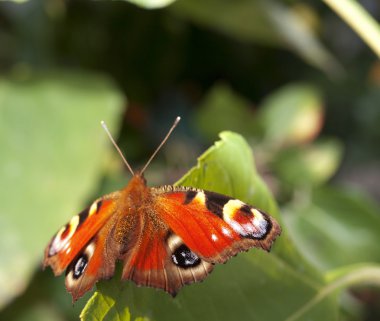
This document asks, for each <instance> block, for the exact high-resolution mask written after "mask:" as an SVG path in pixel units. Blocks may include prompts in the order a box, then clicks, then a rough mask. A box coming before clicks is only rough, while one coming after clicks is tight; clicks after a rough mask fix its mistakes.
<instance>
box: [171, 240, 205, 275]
mask: <svg viewBox="0 0 380 321" xmlns="http://www.w3.org/2000/svg"><path fill="white" fill-rule="evenodd" d="M172 261H173V263H174V264H175V265H178V266H179V267H181V268H184V269H186V268H191V267H194V266H197V265H198V264H200V263H201V259H200V258H199V257H198V256H197V255H196V254H195V253H194V252H191V251H190V249H189V248H188V247H187V246H186V245H184V244H182V245H180V246H179V247H178V248H177V249H176V250H175V251H174V253H173V254H172Z"/></svg>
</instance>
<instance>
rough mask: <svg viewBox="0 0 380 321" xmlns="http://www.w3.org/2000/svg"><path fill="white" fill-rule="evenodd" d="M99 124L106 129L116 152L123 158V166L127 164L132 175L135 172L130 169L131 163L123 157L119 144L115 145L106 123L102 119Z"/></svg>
mask: <svg viewBox="0 0 380 321" xmlns="http://www.w3.org/2000/svg"><path fill="white" fill-rule="evenodd" d="M100 124H101V125H102V127H103V129H104V130H105V131H106V133H107V135H108V137H109V139H110V140H111V142H112V144H113V145H114V146H115V148H116V150H117V152H118V153H119V155H120V156H121V158H122V159H123V162H124V164H125V166H127V168H128V170H129V171H130V172H131V174H132V175H135V173H134V172H133V170H132V167H131V165H129V163H128V161H127V160H126V159H125V157H124V155H123V153H122V152H121V150H120V148H119V146H117V144H116V142H115V140H114V139H113V137H112V135H111V132H110V131H109V129H108V127H107V125H106V123H105V122H104V121H103V120H102V121H101V122H100Z"/></svg>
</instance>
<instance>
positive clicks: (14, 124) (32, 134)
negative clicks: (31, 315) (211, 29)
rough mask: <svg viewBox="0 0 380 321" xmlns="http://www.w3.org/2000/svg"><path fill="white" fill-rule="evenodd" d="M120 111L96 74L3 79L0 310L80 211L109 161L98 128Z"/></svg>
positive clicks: (111, 121)
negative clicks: (64, 226) (64, 225)
mask: <svg viewBox="0 0 380 321" xmlns="http://www.w3.org/2000/svg"><path fill="white" fill-rule="evenodd" d="M121 105H122V96H121V95H120V93H119V92H118V91H117V89H116V88H115V86H114V85H113V84H112V83H110V82H109V81H108V80H107V79H105V78H103V77H100V76H97V75H94V74H88V75H85V74H71V73H62V72H58V73H54V74H43V75H42V74H41V75H33V76H31V77H28V78H27V79H24V80H14V79H11V78H2V79H1V80H0V114H1V117H0V123H1V125H0V128H1V129H0V146H1V150H2V157H1V158H0V168H1V170H2V173H1V178H2V183H1V184H0V194H1V195H2V201H1V202H0V257H1V265H0V282H2V284H3V285H2V287H1V289H0V306H2V305H4V304H5V303H7V302H8V301H9V300H11V299H12V298H13V297H14V296H15V295H17V294H19V293H20V292H21V291H23V290H24V288H25V287H26V285H27V282H28V281H29V278H30V277H31V275H32V273H33V272H34V270H35V269H36V268H37V267H38V266H40V264H41V263H40V260H41V259H42V254H43V248H44V246H45V245H46V244H47V242H48V240H49V239H50V237H52V235H53V234H54V233H55V232H56V230H57V228H58V227H59V226H61V225H63V224H65V221H67V220H68V219H69V218H70V217H71V216H72V214H73V213H76V211H77V209H78V207H81V206H83V205H84V204H82V202H83V199H84V198H85V197H86V196H88V195H89V194H88V193H89V191H91V189H92V186H93V185H94V184H95V182H96V181H97V180H98V179H99V176H100V174H101V168H102V166H103V165H104V161H105V159H106V155H107V153H106V151H107V149H108V142H107V144H105V143H104V142H106V137H105V134H104V133H103V132H102V130H101V127H100V124H99V122H100V120H102V119H104V120H105V121H107V123H108V124H109V126H110V128H111V129H114V128H116V120H117V119H118V117H119V113H120V107H121ZM78 178H79V179H78ZM68 200H70V201H68ZM10 275H12V278H10V277H9V276H10Z"/></svg>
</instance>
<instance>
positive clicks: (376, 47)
mask: <svg viewBox="0 0 380 321" xmlns="http://www.w3.org/2000/svg"><path fill="white" fill-rule="evenodd" d="M322 1H323V2H325V3H326V4H327V5H328V6H330V7H331V8H332V9H333V10H334V11H335V12H336V13H337V14H338V15H340V16H341V18H342V19H343V20H345V21H346V22H347V24H348V25H350V26H351V28H352V29H354V30H355V31H356V32H357V34H358V35H359V36H360V37H361V38H362V39H363V40H364V41H365V42H366V43H367V45H368V46H369V47H370V48H371V49H372V50H373V51H374V52H375V54H376V55H377V56H378V57H379V58H380V27H379V24H378V23H377V22H376V20H375V19H373V18H372V16H371V15H370V14H369V13H368V12H367V11H366V10H365V9H364V8H363V7H362V6H361V5H360V4H359V3H358V2H357V1H354V0H322Z"/></svg>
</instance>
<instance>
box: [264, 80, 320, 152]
mask: <svg viewBox="0 0 380 321" xmlns="http://www.w3.org/2000/svg"><path fill="white" fill-rule="evenodd" d="M322 116H323V107H322V100H321V97H320V94H319V92H318V91H317V89H316V88H314V87H312V86H309V85H306V84H291V85H286V86H285V87H283V88H281V89H280V90H277V91H276V92H275V93H273V94H271V95H270V96H268V97H267V98H266V99H265V100H264V101H263V103H262V104H261V108H260V114H259V120H260V123H261V124H262V127H263V129H264V132H265V140H266V142H267V143H268V144H272V145H275V146H278V145H280V146H281V145H284V144H300V143H304V142H307V141H310V140H312V139H313V138H314V137H316V135H317V134H318V133H319V131H320V128H321V126H322Z"/></svg>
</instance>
